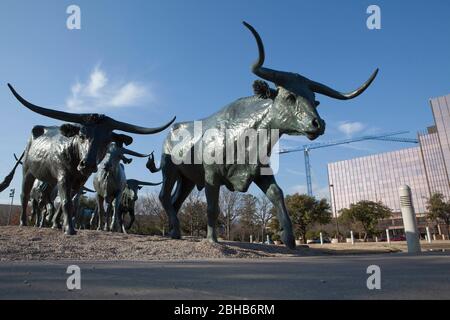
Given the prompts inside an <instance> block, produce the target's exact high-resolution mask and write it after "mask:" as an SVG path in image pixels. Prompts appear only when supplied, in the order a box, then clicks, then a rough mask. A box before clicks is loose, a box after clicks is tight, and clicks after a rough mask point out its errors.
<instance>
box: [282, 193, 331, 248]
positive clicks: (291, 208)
mask: <svg viewBox="0 0 450 320" xmlns="http://www.w3.org/2000/svg"><path fill="white" fill-rule="evenodd" d="M286 208H287V210H288V212H289V215H290V217H291V220H292V224H293V227H294V230H295V232H296V233H297V234H299V235H300V236H301V238H302V241H303V243H306V233H307V232H308V228H310V227H311V226H312V225H314V224H315V223H319V224H327V223H329V222H330V221H331V211H330V205H329V204H328V202H327V200H326V199H321V200H317V199H316V198H314V197H311V196H308V195H306V194H298V193H295V194H293V195H288V196H286Z"/></svg>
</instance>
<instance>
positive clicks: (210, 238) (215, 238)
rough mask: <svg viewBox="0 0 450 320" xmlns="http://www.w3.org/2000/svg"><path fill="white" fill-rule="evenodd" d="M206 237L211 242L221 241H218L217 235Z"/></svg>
mask: <svg viewBox="0 0 450 320" xmlns="http://www.w3.org/2000/svg"><path fill="white" fill-rule="evenodd" d="M206 239H207V240H208V241H209V242H211V243H219V241H217V237H206Z"/></svg>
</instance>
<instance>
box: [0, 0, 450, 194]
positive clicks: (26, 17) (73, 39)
mask: <svg viewBox="0 0 450 320" xmlns="http://www.w3.org/2000/svg"><path fill="white" fill-rule="evenodd" d="M70 4H77V5H79V6H80V8H81V21H82V22H81V30H68V29H67V28H66V19H67V17H68V15H67V14H66V8H67V7H68V6H69V5H70ZM371 4H377V5H379V6H380V8H381V19H382V20H381V23H382V29H381V30H369V29H367V27H366V19H367V17H368V14H367V13H366V9H367V7H368V6H369V5H371ZM449 12H450V2H448V1H437V0H435V1H345V2H344V1H339V2H338V1H237V0H230V1H206V0H200V1H181V0H179V1H132V0H130V1H100V0H97V1H83V0H72V1H60V0H58V1H56V0H54V1H33V2H31V1H19V0H14V1H9V0H2V1H1V3H0V38H1V39H2V40H3V45H2V48H1V50H0V106H1V109H0V115H1V117H2V126H0V146H1V148H0V175H1V176H2V177H3V176H4V175H6V174H7V173H8V172H9V170H10V168H11V166H12V164H13V160H12V159H13V158H12V154H13V153H14V152H15V153H19V154H20V153H21V152H22V150H23V148H24V147H25V144H26V141H27V139H28V137H29V135H30V130H31V128H32V126H33V125H36V124H43V125H52V124H58V123H59V122H57V121H54V120H51V119H47V118H45V117H42V116H40V115H37V114H34V113H32V112H30V111H29V110H26V109H25V108H23V107H21V106H20V105H19V104H18V102H16V101H15V99H14V98H13V97H12V95H11V93H10V92H9V90H8V89H7V87H6V83H7V82H11V83H12V84H13V85H14V86H15V87H16V89H17V90H18V91H19V93H21V94H22V95H23V96H24V97H26V98H27V99H29V100H31V101H33V102H35V103H36V104H40V105H44V106H51V107H57V108H59V109H60V110H70V109H72V110H77V109H78V110H83V111H92V112H103V113H106V114H108V115H109V116H112V117H115V118H118V119H122V120H124V121H128V122H132V123H136V124H140V125H146V126H154V125H160V124H162V123H164V122H165V121H167V120H168V119H169V118H171V117H172V116H173V115H176V116H177V118H178V120H180V121H185V120H194V119H200V118H203V117H205V116H207V115H209V114H212V113H213V112H215V111H216V110H218V109H219V108H221V107H222V106H223V105H225V104H227V103H229V102H231V101H233V100H235V99H237V98H239V97H242V96H247V95H250V94H251V84H252V82H253V80H254V79H256V78H255V76H254V75H253V74H252V73H251V72H250V70H249V67H250V65H251V63H252V62H253V61H254V60H255V58H256V54H257V51H256V46H255V43H254V39H253V38H252V37H251V35H250V33H249V32H248V30H246V29H245V28H244V27H243V26H242V24H241V21H242V20H246V21H248V22H250V23H251V24H252V25H253V26H254V27H255V28H256V29H257V30H258V31H259V33H260V34H261V36H262V38H263V41H264V43H265V46H266V63H265V65H266V66H268V67H271V68H274V69H279V70H286V71H293V72H298V73H300V74H302V75H304V76H307V77H309V78H312V79H314V80H316V81H320V82H323V83H325V84H327V85H330V86H332V87H334V88H336V89H338V90H341V91H350V90H353V89H354V88H356V87H357V86H359V85H360V84H361V83H362V82H363V81H365V80H366V79H367V78H368V76H369V75H370V73H371V72H372V71H373V70H374V69H375V68H376V67H379V68H380V73H379V75H378V77H377V79H376V80H375V82H374V83H373V85H372V86H371V87H370V88H369V89H368V90H367V91H366V92H365V93H364V94H363V95H361V96H360V97H358V98H356V99H354V100H352V101H337V100H333V99H330V98H327V97H323V96H318V100H320V101H321V105H320V107H319V113H320V115H321V116H322V118H324V119H325V120H326V122H327V131H326V132H325V135H324V136H322V137H321V138H320V139H318V140H317V141H327V140H334V139H342V138H347V137H349V136H358V135H362V134H367V133H381V132H390V131H398V130H409V131H411V133H410V136H414V135H415V133H416V132H417V131H418V130H424V129H425V128H426V126H428V125H431V124H432V123H433V119H432V114H431V112H430V108H429V105H428V99H429V98H431V97H435V96H441V95H444V94H448V93H449V92H450V85H449V84H450V81H449V80H450V59H449V57H450V42H449V41H448V37H449V34H450V20H449V19H448V13H449ZM164 136H165V133H162V134H158V135H155V136H135V143H134V144H133V149H134V150H136V151H140V152H150V151H152V150H155V152H156V155H157V159H159V155H160V153H161V152H160V150H161V144H162V141H163V139H164ZM304 143H308V141H307V139H306V138H304V137H297V138H288V139H282V141H281V144H282V146H284V147H295V146H299V145H302V144H304ZM403 147H410V145H405V144H399V143H386V142H361V143H355V144H353V145H351V146H345V147H333V148H327V149H322V150H314V151H313V152H312V154H311V161H312V169H313V172H312V173H313V183H314V188H315V192H316V193H318V194H321V195H326V191H327V178H326V164H327V163H328V162H331V161H337V160H343V159H349V158H352V157H357V156H363V155H367V154H371V153H376V152H382V151H389V150H394V149H398V148H403ZM127 175H128V177H129V178H139V179H142V180H151V181H158V180H159V179H160V176H159V175H150V173H149V172H148V171H147V170H146V169H145V160H135V161H134V162H133V163H132V164H131V165H130V166H127ZM21 176H22V174H21V171H20V170H19V171H18V172H17V173H16V177H15V178H14V181H13V184H12V187H15V188H16V191H17V195H18V194H19V193H20V182H21V179H22V177H21ZM277 179H278V181H279V183H280V185H281V186H282V188H283V189H284V190H285V192H286V193H291V192H294V191H304V190H305V187H304V186H305V175H304V163H303V157H302V154H300V153H297V154H296V153H292V154H287V155H283V156H282V158H281V162H280V171H279V173H278V174H277ZM88 186H91V182H89V183H88ZM147 190H148V191H150V190H152V189H151V188H148V189H147ZM251 191H253V192H257V190H256V189H252V190H251ZM18 199H19V197H16V199H15V202H18ZM7 201H8V192H7V191H4V192H3V193H2V194H0V202H7Z"/></svg>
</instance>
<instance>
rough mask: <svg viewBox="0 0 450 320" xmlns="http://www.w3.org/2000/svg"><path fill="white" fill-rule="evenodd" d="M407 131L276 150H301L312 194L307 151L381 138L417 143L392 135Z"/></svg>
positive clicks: (310, 193) (309, 191)
mask: <svg viewBox="0 0 450 320" xmlns="http://www.w3.org/2000/svg"><path fill="white" fill-rule="evenodd" d="M408 132H409V131H398V132H391V133H384V134H378V135H367V136H361V137H357V138H350V139H344V140H336V141H328V142H319V143H311V144H305V145H303V146H302V147H301V148H294V149H281V150H279V151H278V153H279V154H284V153H291V152H300V151H303V155H304V157H305V174H306V188H307V192H308V195H309V196H313V191H312V181H311V164H310V160H309V152H310V151H311V150H313V149H320V148H326V147H332V146H337V145H342V144H349V143H354V142H359V141H364V140H382V141H393V142H406V143H419V141H418V140H417V139H413V138H403V137H394V136H396V135H399V134H405V133H408Z"/></svg>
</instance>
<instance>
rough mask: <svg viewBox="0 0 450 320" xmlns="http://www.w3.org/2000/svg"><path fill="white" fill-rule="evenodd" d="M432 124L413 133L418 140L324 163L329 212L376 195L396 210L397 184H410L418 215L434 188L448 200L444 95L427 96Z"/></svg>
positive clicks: (448, 103) (448, 102)
mask: <svg viewBox="0 0 450 320" xmlns="http://www.w3.org/2000/svg"><path fill="white" fill-rule="evenodd" d="M430 104H431V108H432V111H433V115H434V120H435V126H432V127H429V128H428V130H427V132H424V133H419V134H418V141H419V145H418V146H417V147H413V148H406V149H401V150H397V151H393V152H386V153H380V154H374V155H370V156H366V157H359V158H355V159H350V160H344V161H339V162H333V163H329V164H328V181H329V185H330V198H331V205H332V209H333V212H334V213H335V214H336V213H337V214H339V211H340V210H341V209H343V208H348V207H349V206H350V205H351V204H352V203H356V202H358V201H361V200H372V201H381V202H383V204H385V205H386V206H388V207H389V208H391V209H392V210H393V211H394V212H395V213H399V212H400V200H399V195H398V189H399V187H400V186H401V185H404V184H407V185H409V186H410V187H411V191H412V196H413V204H414V208H415V210H416V213H417V214H418V215H422V214H424V213H425V212H426V201H427V199H428V198H429V197H430V195H431V194H432V193H435V192H440V193H442V194H443V195H444V196H445V197H446V198H447V199H448V200H450V180H449V172H450V95H447V96H445V97H439V98H435V99H431V100H430Z"/></svg>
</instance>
